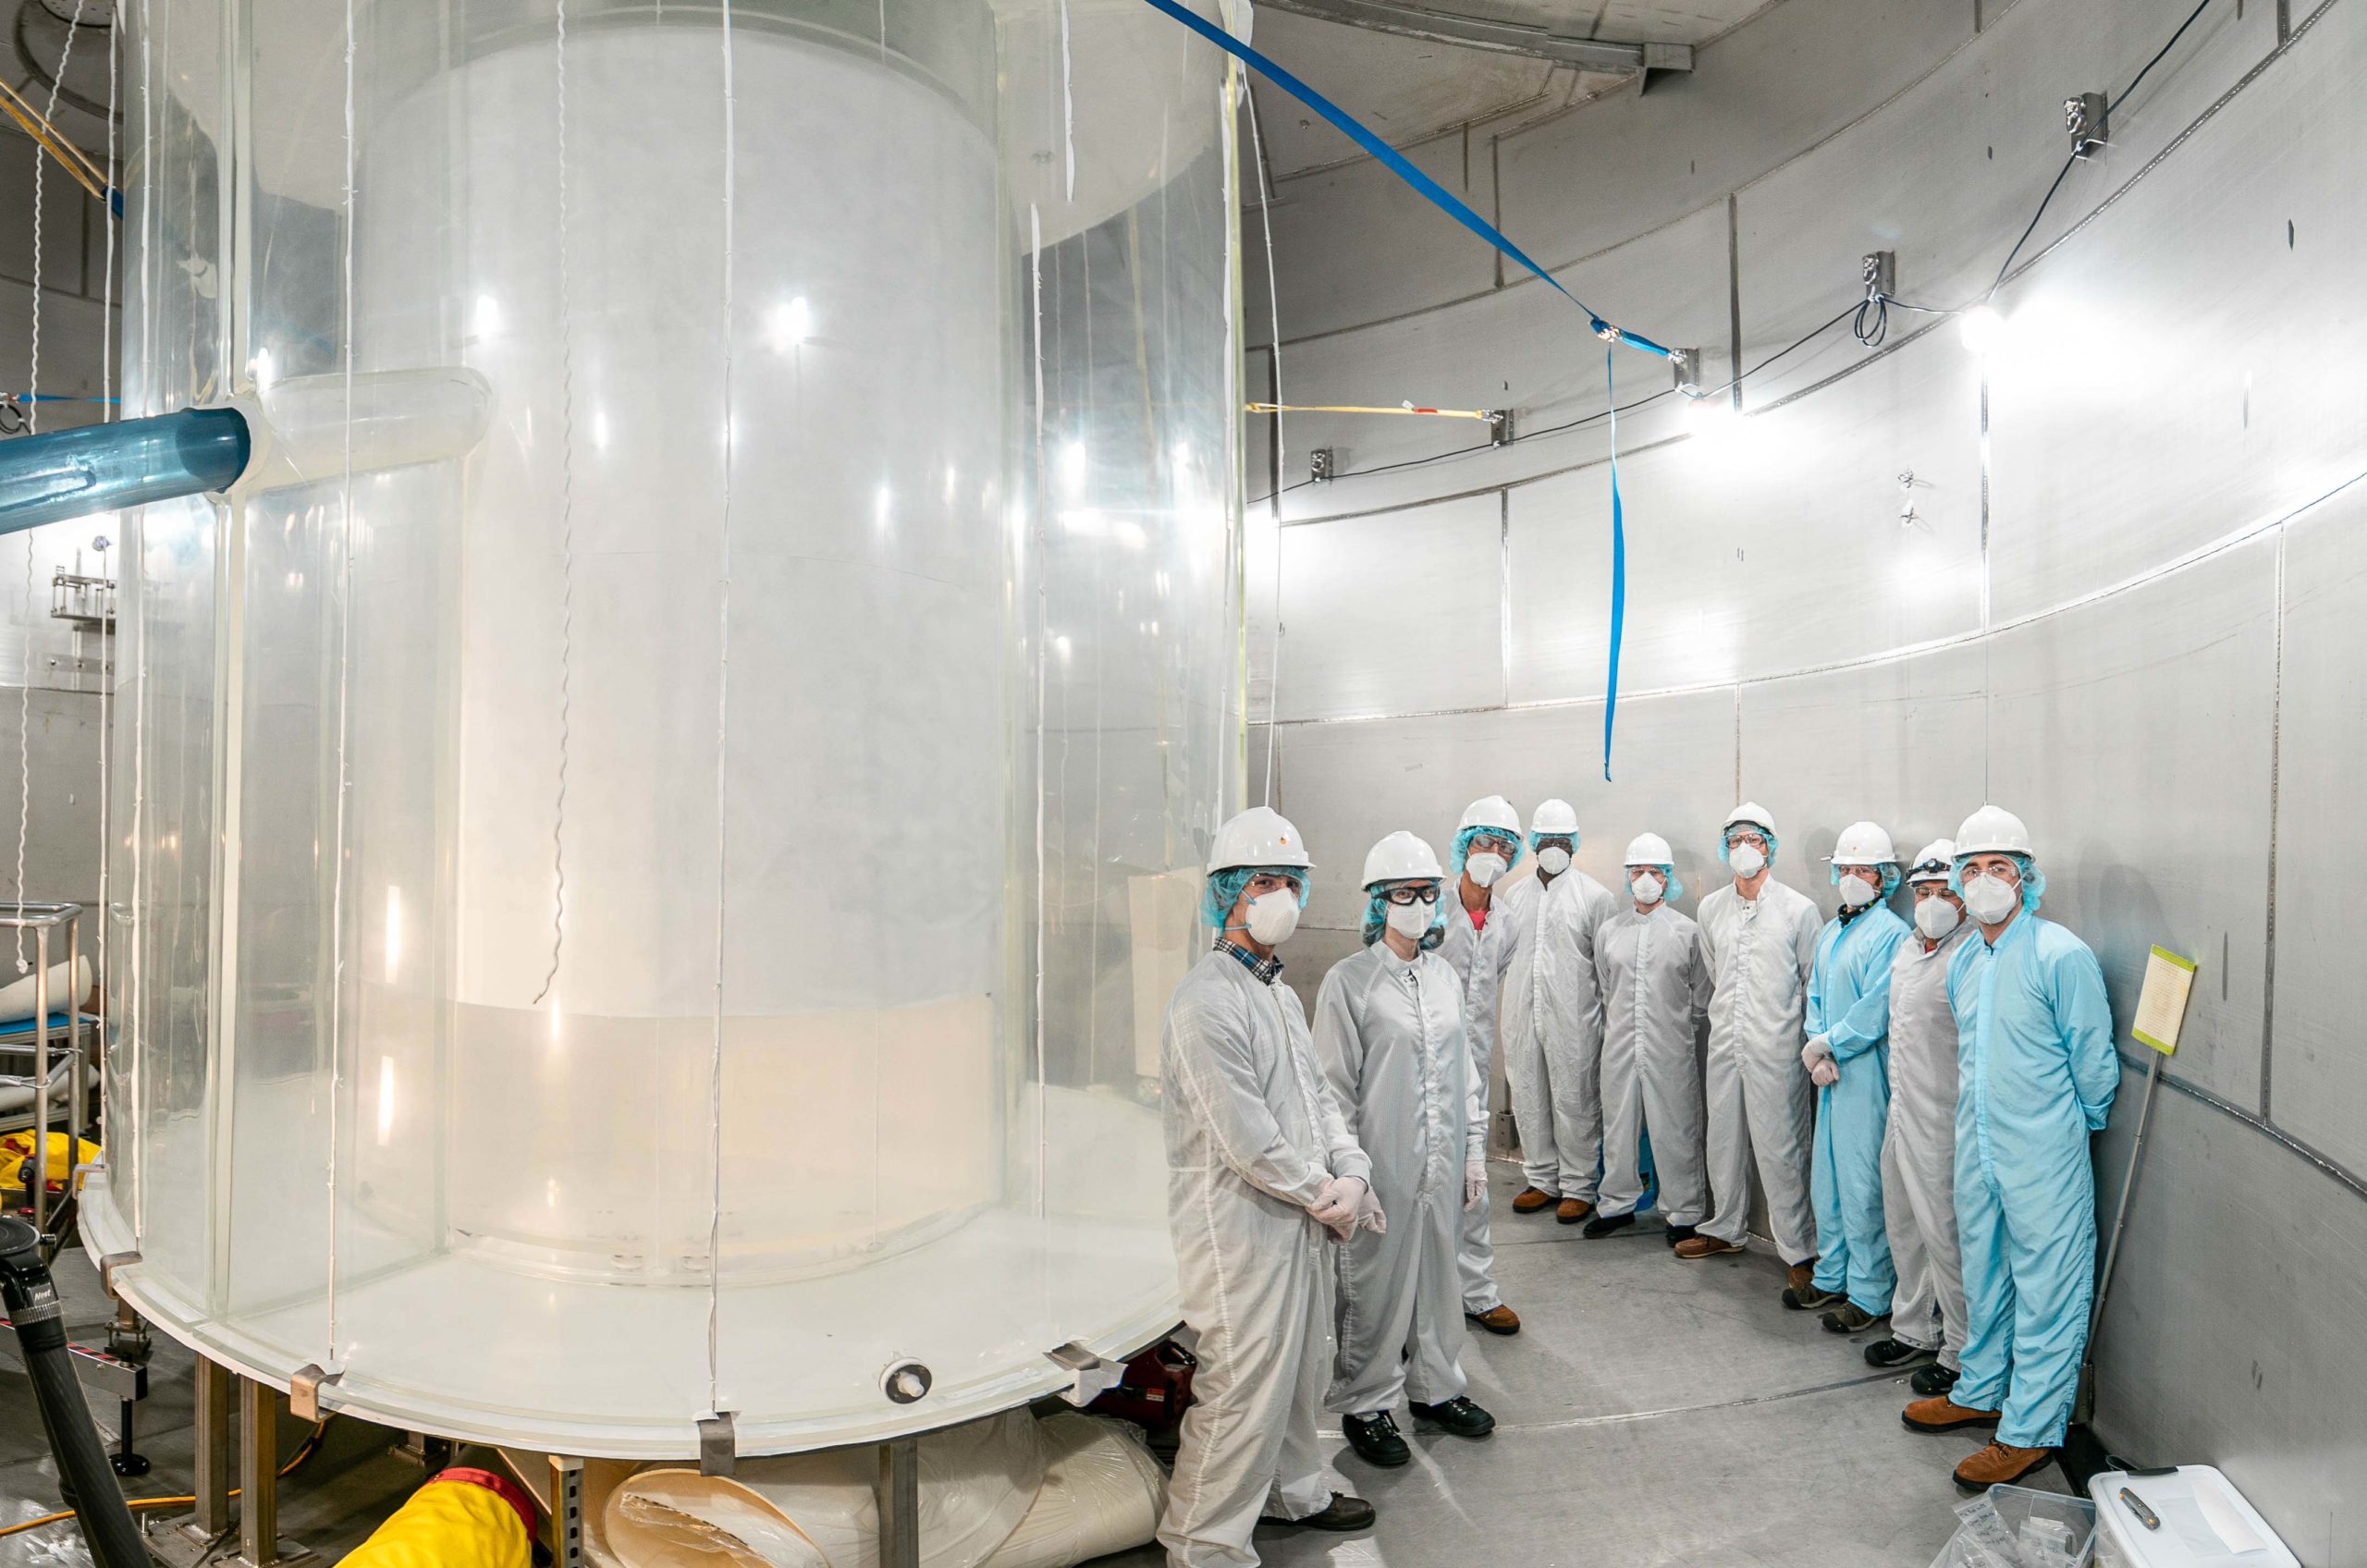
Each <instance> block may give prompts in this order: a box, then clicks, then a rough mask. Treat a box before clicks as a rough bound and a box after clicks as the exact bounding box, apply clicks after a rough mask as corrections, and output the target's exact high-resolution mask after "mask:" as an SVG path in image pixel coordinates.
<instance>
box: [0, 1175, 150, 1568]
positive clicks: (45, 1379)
mask: <svg viewBox="0 0 2367 1568" xmlns="http://www.w3.org/2000/svg"><path fill="white" fill-rule="evenodd" d="M0 1303H5V1304H6V1306H7V1309H8V1317H9V1320H10V1321H11V1322H13V1323H15V1324H16V1326H17V1341H18V1343H19V1344H20V1345H22V1346H23V1347H24V1353H25V1371H26V1373H27V1374H28V1375H29V1376H31V1378H32V1384H33V1395H34V1397H35V1398H36V1399H37V1400H39V1401H40V1403H41V1417H42V1425H43V1427H45V1428H46V1429H47V1430H48V1433H49V1445H50V1449H51V1451H52V1452H55V1454H56V1456H57V1474H58V1477H59V1480H60V1482H61V1484H62V1486H61V1489H62V1490H64V1491H65V1493H66V1495H67V1496H68V1497H69V1498H71V1499H72V1500H73V1501H72V1506H73V1507H74V1509H75V1510H76V1515H75V1517H76V1518H77V1520H78V1521H79V1522H80V1525H81V1526H82V1538H83V1539H85V1540H87V1541H89V1542H90V1543H91V1555H92V1558H93V1559H95V1560H96V1561H97V1562H98V1564H99V1568H147V1565H148V1549H147V1548H146V1547H145V1546H143V1545H142V1544H141V1539H140V1526H139V1525H135V1524H133V1523H132V1522H131V1510H130V1509H129V1508H127V1507H125V1506H124V1501H123V1490H122V1488H120V1487H118V1486H117V1484H116V1478H115V1472H114V1470H112V1469H111V1468H109V1467H108V1464H107V1456H106V1451H105V1450H104V1449H103V1448H102V1447H100V1446H99V1433H98V1428H97V1427H93V1426H92V1425H91V1407H90V1406H89V1405H87V1404H85V1403H82V1383H81V1379H80V1378H77V1377H75V1375H74V1357H73V1353H72V1352H70V1351H68V1350H67V1348H66V1320H65V1317H64V1313H63V1311H62V1309H61V1307H60V1305H59V1303H58V1299H57V1286H56V1283H55V1281H54V1280H51V1279H50V1277H49V1265H47V1264H46V1263H43V1261H42V1256H41V1232H39V1231H35V1230H34V1229H33V1228H32V1227H31V1226H30V1225H28V1224H26V1223H25V1222H24V1221H23V1220H21V1219H17V1218H15V1217H14V1216H12V1215H0Z"/></svg>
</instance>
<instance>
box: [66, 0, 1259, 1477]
mask: <svg viewBox="0 0 2367 1568" xmlns="http://www.w3.org/2000/svg"><path fill="white" fill-rule="evenodd" d="M1211 9H1213V7H1211ZM127 21H128V22H129V23H131V24H132V25H134V26H136V27H137V28H138V29H139V30H140V31H139V36H138V37H136V38H134V39H132V40H130V41H129V51H128V53H127V55H126V58H127V59H128V60H129V61H130V62H131V66H130V67H129V69H130V73H131V79H130V80H129V84H128V90H127V91H128V96H129V100H130V104H131V117H130V121H129V126H128V128H127V136H128V137H129V143H130V147H131V154H130V156H129V159H128V161H127V166H128V168H129V170H130V171H131V175H132V179H133V183H132V185H131V187H130V189H129V202H128V207H129V211H128V215H127V225H126V227H127V239H128V263H127V275H126V276H127V283H126V288H125V296H126V301H127V304H126V310H127V316H126V323H125V334H124V337H125V341H126V345H127V356H128V361H129V362H128V364H127V367H126V378H125V386H126V392H127V411H128V412H136V413H158V412H164V411H167V410H176V409H181V408H187V407H193V406H206V405H221V404H226V403H230V402H234V401H235V402H236V403H237V405H238V406H239V408H240V409H241V410H242V411H245V412H246V413H247V415H248V417H249V419H250V422H251V423H252V424H253V425H254V427H255V435H256V440H257V443H258V448H259V450H261V451H262V452H264V453H265V454H267V460H264V461H260V462H258V463H256V464H254V465H251V471H250V476H249V478H248V480H247V481H246V482H244V483H243V484H241V485H240V487H239V489H238V490H237V491H235V492H234V493H233V494H232V495H231V496H230V497H229V498H228V500H227V502H226V503H223V504H220V505H216V504H213V503H209V502H205V501H202V500H195V499H192V500H186V501H178V502H173V503H166V504H159V505H154V506H151V507H148V508H144V509H142V510H141V512H140V513H138V514H137V515H136V516H132V517H128V518H127V525H126V526H127V535H128V537H127V548H126V551H125V555H126V557H127V558H126V562H125V569H126V578H127V581H126V584H125V588H124V602H123V604H122V606H121V608H120V611H119V617H118V624H119V626H120V627H121V629H122V630H121V631H120V634H119V638H120V643H121V647H120V649H119V656H118V659H117V671H118V675H117V679H118V692H117V696H118V699H119V700H118V702H117V707H116V712H117V715H118V716H120V717H119V724H120V729H119V733H118V735H117V746H118V754H119V755H121V756H122V757H124V758H126V759H127V761H126V763H125V765H124V769H123V777H124V779H125V787H123V788H119V789H117V790H116V791H115V802H116V819H115V824H114V826H115V828H116V834H117V856H118V858H117V864H116V866H115V885H116V886H117V887H118V888H124V889H127V890H128V891H127V893H126V894H125V895H124V898H123V905H122V907H121V909H120V910H119V913H120V914H121V915H123V916H124V917H127V918H128V919H129V922H130V923H131V926H132V930H131V932H130V934H129V939H128V940H127V941H125V942H124V943H123V944H121V954H120V956H119V959H118V962H117V963H116V964H115V966H114V967H115V974H114V975H113V976H112V984H113V985H114V987H115V990H116V992H117V1017H119V1018H120V1019H122V1020H123V1021H124V1038H123V1041H122V1043H121V1045H120V1046H119V1047H118V1048H117V1050H116V1052H115V1053H114V1057H113V1060H112V1061H111V1063H110V1072H111V1079H110V1084H109V1092H110V1106H111V1109H110V1113H109V1127H108V1132H109V1136H108V1140H107V1142H108V1168H107V1170H106V1171H105V1172H104V1176H103V1178H102V1179H101V1180H100V1181H99V1182H97V1183H95V1184H94V1186H93V1188H92V1193H91V1201H90V1205H89V1210H88V1213H89V1220H88V1223H89V1229H90V1232H91V1234H92V1238H93V1245H94V1246H95V1247H96V1248H97V1249H98V1250H100V1251H102V1252H129V1251H136V1252H138V1253H139V1255H140V1261H139V1262H138V1263H137V1264H135V1265H131V1266H129V1267H125V1268H118V1269H117V1275H116V1277H117V1280H118V1281H119V1282H120V1283H121V1284H122V1285H123V1286H124V1287H125V1288H126V1289H127V1291H128V1292H129V1293H130V1294H131V1295H132V1297H133V1299H134V1300H135V1301H136V1302H137V1303H138V1304H139V1305H141V1307H142V1309H143V1310H145V1311H147V1312H149V1313H150V1314H151V1315H152V1316H153V1317H155V1318H156V1319H157V1320H158V1321H159V1322H160V1323H161V1324H162V1325H163V1326H164V1327H165V1328H166V1329H167V1330H169V1331H170V1332H172V1333H174V1334H175V1335H177V1336H178V1337H179V1338H181V1339H183V1340H185V1341H189V1342H190V1343H191V1344H193V1345H195V1346H196V1347H198V1348H199V1349H200V1350H202V1351H203V1352H205V1353H206V1354H212V1355H214V1356H215V1357H217V1358H218V1359H222V1360H225V1361H227V1362H229V1363H230V1364H232V1365H234V1366H239V1367H241V1368H244V1369H246V1370H248V1371H251V1372H252V1373H255V1374H257V1375H260V1376H261V1377H263V1378H265V1379H267V1380H269V1381H272V1382H276V1383H282V1384H284V1383H286V1382H287V1381H288V1378H289V1377H290V1376H291V1375H292V1374H293V1373H295V1372H297V1371H299V1370H300V1369H302V1368H304V1367H306V1366H318V1367H320V1368H321V1369H323V1370H324V1371H325V1373H326V1374H328V1375H329V1377H330V1379H331V1380H330V1381H329V1382H328V1383H327V1384H326V1385H325V1388H324V1401H323V1402H324V1403H325V1405H326V1406H328V1407H330V1408H336V1409H350V1410H354V1411H357V1412H360V1413H362V1414H365V1415H370V1416H372V1417H374V1418H376V1419H380V1420H383V1421H386V1422H387V1423H389V1424H391V1425H396V1426H400V1427H411V1428H419V1429H425V1430H429V1431H435V1432H444V1433H450V1434H453V1435H455V1436H460V1437H468V1438H475V1439H488V1440H499V1441H509V1442H516V1443H520V1444H523V1445H527V1446H532V1447H538V1448H546V1449H554V1450H558V1451H562V1452H578V1453H585V1454H607V1455H617V1456H620V1457H634V1456H662V1455H675V1454H684V1453H689V1452H694V1451H695V1450H696V1447H697V1440H696V1433H697V1424H698V1423H699V1422H700V1421H701V1420H702V1419H703V1418H705V1417H708V1416H711V1415H717V1414H725V1415H730V1416H731V1417H732V1420H733V1423H734V1427H735V1428H736V1434H737V1439H738V1443H739V1446H740V1448H741V1449H742V1452H750V1453H756V1452H782V1451H786V1450H791V1449H798V1448H808V1447H816V1446H822V1445H826V1444H831V1443H839V1442H846V1441H852V1440H858V1439H865V1438H870V1437H876V1436H880V1435H884V1434H887V1433H890V1432H895V1431H907V1430H914V1429H918V1428H923V1427H935V1426H939V1425H944V1424H947V1423H950V1422H952V1421H956V1420H961V1419H966V1418H969V1417H972V1416H975V1415H981V1414H985V1413H988V1412H991V1411H993V1410H996V1409H1000V1408H1004V1407H1007V1406H1009V1405H1012V1404H1013V1403H1018V1402H1020V1401H1024V1400H1025V1399H1027V1398H1030V1397H1032V1396H1034V1395H1036V1394H1039V1393H1042V1392H1044V1391H1047V1390H1050V1389H1052V1388H1055V1387H1058V1386H1060V1385H1061V1383H1063V1382H1064V1381H1065V1380H1066V1379H1067V1378H1068V1376H1069V1375H1068V1374H1067V1373H1066V1372H1064V1371H1063V1370H1062V1369H1061V1367H1059V1366H1056V1365H1055V1364H1053V1363H1052V1362H1051V1361H1049V1359H1047V1353H1049V1352H1051V1351H1054V1350H1056V1349H1059V1348H1061V1347H1062V1346H1064V1345H1067V1344H1069V1343H1071V1342H1072V1341H1075V1342H1081V1343H1083V1344H1084V1345H1085V1347H1087V1348H1088V1349H1090V1350H1093V1351H1096V1352H1098V1353H1103V1354H1120V1353H1124V1352H1128V1351H1131V1350H1133V1349H1134V1348H1135V1347H1136V1346H1138V1345H1139V1344H1140V1343H1142V1342H1144V1341H1147V1340H1149V1339H1151V1338H1155V1337H1156V1336H1157V1335H1158V1334H1159V1332H1161V1331H1162V1330H1164V1329H1166V1328H1167V1327H1168V1326H1169V1325H1170V1324H1171V1322H1172V1321H1173V1319H1174V1317H1175V1305H1174V1280H1173V1263H1172V1259H1171V1254H1170V1251H1169V1247H1168V1243H1167V1236H1166V1227H1165V1199H1164V1180H1165V1177H1164V1167H1163V1162H1162V1158H1161V1154H1160V1149H1161V1145H1160V1139H1159V1127H1158V1121H1157V1114H1156V1106H1155V1104H1154V1103H1153V1096H1152V1092H1151V1091H1152V1088H1153V1087H1154V1086H1155V1085H1152V1084H1147V1082H1146V1078H1145V1073H1144V1069H1143V1066H1142V1061H1143V1057H1142V1053H1141V1049H1140V1046H1141V1041H1142V1040H1143V1038H1144V1037H1145V1035H1146V1034H1147V1032H1151V1031H1155V1029H1156V1026H1157V1019H1156V1016H1155V1013H1154V1012H1153V1011H1152V1010H1153V1009H1155V1006H1156V1004H1157V1002H1158V1001H1159V1000H1163V998H1164V995H1165V992H1166V989H1167V988H1168V987H1169V986H1171V984H1172V980H1173V978H1174V976H1175V975H1176V974H1180V971H1181V967H1182V965H1183V963H1184V962H1187V961H1188V956H1189V955H1188V954H1186V953H1184V952H1181V951H1178V950H1176V944H1175V942H1174V941H1173V939H1172V928H1173V926H1174V925H1175V924H1176V923H1175V921H1174V919H1173V918H1172V916H1173V915H1174V913H1175V912H1177V911H1179V910H1180V911H1183V912H1184V913H1185V914H1186V915H1187V916H1188V911H1189V908H1190V901H1191V900H1192V898H1193V896H1194V893H1195V888H1196V870H1195V868H1196V866H1197V865H1198V864H1200V862H1201V859H1202V856H1203V854H1204V851H1205V845H1206V843H1207V841H1208V833H1209V832H1210V830H1211V829H1212V828H1213V827H1214V825H1215V824H1216V823H1217V822H1219V821H1220V820H1221V819H1222V817H1223V816H1224V815H1225V814H1226V813H1227V812H1229V811H1230V810H1232V809H1234V808H1235V807H1236V806H1237V805H1238V803H1239V798H1240V793H1241V783H1242V777H1243V749H1244V718H1243V708H1242V671H1241V658H1242V643H1241V632H1240V625H1241V621H1240V603H1239V582H1240V516H1239V505H1238V484H1237V475H1238V471H1239V456H1238V453H1237V451H1236V435H1235V432H1236V430H1237V427H1238V418H1237V410H1238V408H1239V405H1240V392H1239V389H1238V387H1237V386H1236V385H1235V382H1236V379H1237V372H1236V369H1235V367H1236V365H1237V362H1238V344H1237V340H1236V337H1235V329H1234V318H1235V308H1234V281H1233V280H1234V276H1235V264H1234V252H1235V248H1236V239H1235V233H1234V228H1235V222H1236V220H1235V215H1234V214H1235V212H1236V210H1237V202H1236V201H1235V192H1234V190H1233V169H1234V167H1235V160H1234V157H1233V147H1232V145H1231V138H1232V134H1233V129H1232V126H1233V122H1232V107H1231V103H1232V100H1231V99H1230V98H1229V96H1228V94H1229V93H1230V92H1233V91H1234V89H1235V88H1236V86H1237V80H1238V79H1237V77H1236V76H1235V75H1234V73H1233V72H1232V71H1231V70H1230V68H1229V67H1226V66H1225V64H1224V63H1223V61H1222V56H1221V55H1220V54H1219V53H1218V52H1217V51H1215V50H1213V49H1212V48H1210V47H1209V46H1208V45H1207V44H1206V43H1202V42H1199V41H1196V40H1194V39H1192V38H1191V36H1190V35H1189V34H1188V33H1187V32H1186V31H1184V30H1183V29H1181V28H1179V27H1177V26H1176V25H1175V24H1174V23H1173V22H1172V21H1171V20H1169V19H1168V18H1164V17H1161V16H1160V15H1159V14H1158V13H1157V12H1156V11H1154V10H1152V9H1151V8H1149V7H1147V6H1124V7H1110V8H1101V9H1083V10H1078V11H1076V12H1074V13H1071V12H1070V11H1069V10H1068V9H1067V8H1066V7H1064V6H1061V4H1060V3H1059V0H992V3H991V4H989V0H887V3H886V4H884V5H883V4H882V3H881V0H733V3H732V4H731V5H730V6H693V5H672V4H662V3H656V0H564V4H563V5H559V4H557V3H555V0H442V3H440V4H437V5H435V6H425V5H400V6H358V5H357V6H338V5H331V6H311V7H297V8H294V9H289V8H287V7H281V8H278V9H276V10H275V11H274V12H273V16H272V19H271V20H270V23H269V26H268V28H267V29H266V28H264V27H263V25H262V24H261V23H260V22H258V21H257V20H256V19H255V17H254V13H253V8H252V6H251V5H249V4H247V3H245V0H170V3H163V0H160V3H159V4H158V5H156V6H152V7H150V8H149V9H147V10H145V11H142V12H141V13H140V15H139V16H137V17H128V18H127ZM250 29H254V30H256V31H249V30H250ZM349 32H350V37H349ZM349 46H350V65H349V56H348V51H349ZM1153 1071H1154V1072H1155V1068H1154V1069H1153ZM915 1367H917V1368H919V1369H923V1370H922V1371H920V1372H919V1373H917V1374H915V1373H914V1368H915ZM900 1369H901V1372H902V1373H903V1374H904V1375H901V1376H894V1377H891V1373H897V1372H899V1371H900ZM924 1385H925V1387H926V1392H924V1393H921V1394H920V1396H919V1397H918V1398H917V1399H911V1400H909V1402H908V1396H910V1395H911V1394H913V1392H914V1390H915V1389H917V1388H921V1387H923V1386H924Z"/></svg>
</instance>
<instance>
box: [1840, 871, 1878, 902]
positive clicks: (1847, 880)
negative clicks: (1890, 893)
mask: <svg viewBox="0 0 2367 1568" xmlns="http://www.w3.org/2000/svg"><path fill="white" fill-rule="evenodd" d="M1882 890H1883V889H1882V884H1881V883H1879V882H1869V881H1867V880H1866V879H1865V878H1864V877H1862V876H1858V874H1857V873H1856V872H1854V871H1853V872H1851V873H1850V874H1849V875H1848V876H1845V877H1843V878H1842V879H1841V901H1842V902H1843V903H1845V904H1846V905H1848V906H1849V907H1850V908H1851V909H1858V908H1861V907H1863V906H1864V905H1867V904H1870V903H1872V902H1873V901H1874V896H1875V895H1876V894H1877V893H1880V892H1881V891H1882Z"/></svg>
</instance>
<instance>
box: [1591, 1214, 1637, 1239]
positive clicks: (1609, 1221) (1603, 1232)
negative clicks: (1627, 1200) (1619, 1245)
mask: <svg viewBox="0 0 2367 1568" xmlns="http://www.w3.org/2000/svg"><path fill="white" fill-rule="evenodd" d="M1634 1223H1636V1217H1635V1216H1634V1215H1633V1214H1598V1215H1596V1216H1595V1217H1594V1218H1593V1219H1589V1220H1588V1221H1587V1228H1586V1230H1585V1231H1581V1232H1580V1234H1582V1235H1584V1236H1585V1237H1586V1239H1587V1240H1588V1241H1590V1242H1599V1241H1600V1240H1602V1239H1603V1237H1605V1236H1608V1235H1611V1234H1613V1232H1614V1231H1625V1229H1627V1227H1629V1226H1630V1225H1633V1224H1634Z"/></svg>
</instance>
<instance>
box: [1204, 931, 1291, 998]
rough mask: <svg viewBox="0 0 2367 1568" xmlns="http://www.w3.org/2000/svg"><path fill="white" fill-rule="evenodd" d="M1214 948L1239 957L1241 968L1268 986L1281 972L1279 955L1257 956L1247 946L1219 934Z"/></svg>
mask: <svg viewBox="0 0 2367 1568" xmlns="http://www.w3.org/2000/svg"><path fill="white" fill-rule="evenodd" d="M1216 950H1217V951H1218V952H1220V953H1230V954H1232V955H1233V957H1234V958H1237V959H1239V960H1240V961H1241V967H1242V968H1244V969H1245V970H1247V971H1249V973H1250V974H1255V975H1256V976H1257V978H1258V979H1259V980H1260V981H1261V982H1263V983H1264V984H1266V985H1269V986H1270V985H1272V984H1273V983H1274V979H1275V976H1277V975H1279V974H1282V960H1281V959H1280V958H1279V957H1277V958H1259V957H1258V956H1257V954H1256V953H1253V952H1251V951H1250V950H1249V949H1247V948H1245V947H1243V946H1241V945H1240V944H1239V943H1237V942H1231V941H1227V940H1226V939H1225V938H1224V937H1221V936H1220V937H1218V938H1217V940H1216Z"/></svg>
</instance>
